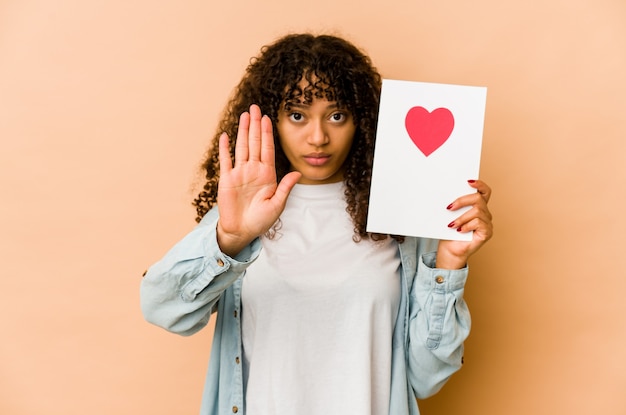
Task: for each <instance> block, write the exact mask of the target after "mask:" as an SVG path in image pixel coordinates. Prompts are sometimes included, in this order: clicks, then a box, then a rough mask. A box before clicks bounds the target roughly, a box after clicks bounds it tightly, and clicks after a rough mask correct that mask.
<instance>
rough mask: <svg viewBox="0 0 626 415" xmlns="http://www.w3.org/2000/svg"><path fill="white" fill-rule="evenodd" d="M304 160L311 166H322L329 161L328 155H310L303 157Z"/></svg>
mask: <svg viewBox="0 0 626 415" xmlns="http://www.w3.org/2000/svg"><path fill="white" fill-rule="evenodd" d="M304 160H305V161H306V162H307V163H308V164H310V165H311V166H323V165H324V164H326V163H327V162H328V160H330V154H326V153H311V154H307V155H305V156H304Z"/></svg>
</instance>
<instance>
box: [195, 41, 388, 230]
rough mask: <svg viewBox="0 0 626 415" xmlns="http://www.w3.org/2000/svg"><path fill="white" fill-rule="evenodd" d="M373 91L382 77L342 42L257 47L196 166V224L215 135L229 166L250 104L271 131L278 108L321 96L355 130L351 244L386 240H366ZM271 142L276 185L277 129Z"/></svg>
mask: <svg viewBox="0 0 626 415" xmlns="http://www.w3.org/2000/svg"><path fill="white" fill-rule="evenodd" d="M304 81H306V82H304ZM303 85H304V88H303V87H302V86H303ZM380 88H381V76H380V74H379V73H378V71H377V70H376V68H374V67H373V66H372V62H371V60H370V58H369V57H368V56H367V55H366V54H364V53H363V52H361V51H360V50H359V49H358V48H357V47H355V46H354V45H353V44H351V43H350V42H348V41H346V40H344V39H342V38H339V37H336V36H331V35H319V36H316V35H312V34H290V35H287V36H284V37H282V38H280V39H278V40H277V41H276V42H274V43H272V44H270V45H266V46H264V47H262V48H261V52H260V54H259V55H258V56H257V57H255V58H252V59H251V61H250V64H249V65H248V67H247V69H246V71H245V74H244V76H243V79H242V80H241V81H240V83H239V85H237V87H236V88H235V90H234V92H233V94H232V97H231V99H230V101H229V102H228V104H227V106H226V108H225V109H224V112H223V115H222V119H221V121H220V123H219V126H218V129H217V132H216V134H215V136H214V137H213V140H212V144H211V146H210V149H209V151H208V153H207V155H206V159H205V160H204V162H203V163H202V169H203V170H204V171H205V172H206V175H205V177H206V183H205V184H204V187H203V190H202V191H201V192H200V193H199V194H198V196H197V198H195V199H194V201H193V205H194V206H195V207H196V211H197V217H196V221H198V222H199V221H200V220H201V219H202V217H203V216H204V215H205V214H206V213H207V212H208V211H209V209H211V208H212V207H213V206H215V205H216V204H217V189H218V184H219V158H218V148H219V146H218V140H219V136H220V135H221V133H222V132H226V133H227V134H228V137H229V138H230V150H231V157H232V158H233V160H234V143H235V138H236V137H237V130H238V123H239V116H240V115H241V114H242V113H243V112H245V111H248V109H249V107H250V105H251V104H257V105H258V106H259V107H260V108H261V111H262V113H263V114H266V115H267V116H269V118H270V119H271V120H272V122H273V123H274V125H276V123H277V122H278V113H279V111H280V110H281V108H282V109H285V110H289V107H290V104H291V103H294V102H303V103H310V102H312V100H313V99H315V98H326V99H328V100H329V101H334V102H336V103H337V105H338V106H339V107H340V108H345V109H347V110H348V111H350V113H351V114H352V116H353V120H354V123H355V127H356V130H355V136H354V140H353V143H352V147H351V149H350V152H349V155H348V157H347V159H346V161H345V164H344V168H345V172H344V186H345V198H346V203H347V206H346V211H347V212H348V213H349V215H350V217H351V218H352V222H353V225H354V237H353V239H354V240H355V241H359V240H361V239H367V238H372V239H373V240H380V239H384V238H386V235H379V234H368V233H367V232H366V230H365V227H366V220H367V209H368V200H369V191H370V181H371V176H372V162H373V155H374V141H375V134H376V122H377V115H378V103H379V98H380ZM274 144H275V151H276V175H277V179H278V180H281V179H282V178H283V176H285V174H287V173H288V172H289V171H290V170H289V169H290V164H289V161H288V160H287V158H286V156H285V154H284V152H283V150H282V148H281V146H280V141H279V139H278V134H277V129H276V128H274Z"/></svg>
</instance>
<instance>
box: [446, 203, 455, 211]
mask: <svg viewBox="0 0 626 415" xmlns="http://www.w3.org/2000/svg"><path fill="white" fill-rule="evenodd" d="M453 204H454V203H450V204H449V205H448V207H446V209H448V210H450V209H452V205H453Z"/></svg>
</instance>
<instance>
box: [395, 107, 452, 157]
mask: <svg viewBox="0 0 626 415" xmlns="http://www.w3.org/2000/svg"><path fill="white" fill-rule="evenodd" d="M404 125H405V127H406V131H407V132H408V133H409V137H411V140H413V143H414V144H415V145H416V146H417V148H419V149H420V151H421V152H422V153H424V155H425V156H426V157H428V156H430V155H431V154H432V153H433V152H434V151H435V150H437V149H438V148H439V147H441V145H442V144H443V143H445V142H446V140H448V138H449V137H450V134H452V130H453V129H454V116H453V115H452V113H451V112H450V110H449V109H447V108H437V109H436V110H434V111H433V112H428V110H426V108H424V107H413V108H411V109H410V110H409V112H407V113H406V118H405V119H404Z"/></svg>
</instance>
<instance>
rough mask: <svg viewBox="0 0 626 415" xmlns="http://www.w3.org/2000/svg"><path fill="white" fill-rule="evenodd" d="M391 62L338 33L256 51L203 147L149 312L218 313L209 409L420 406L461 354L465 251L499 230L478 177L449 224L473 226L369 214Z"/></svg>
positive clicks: (291, 39)
mask: <svg viewBox="0 0 626 415" xmlns="http://www.w3.org/2000/svg"><path fill="white" fill-rule="evenodd" d="M380 85H381V78H380V75H379V74H378V72H377V71H376V70H375V68H374V67H373V66H372V64H371V62H370V59H369V58H368V57H367V56H366V55H365V54H363V53H362V52H361V51H359V50H358V49H357V48H356V47H354V46H353V45H352V44H350V43H349V42H347V41H345V40H343V39H341V38H337V37H333V36H313V35H310V34H301V35H288V36H285V37H283V38H281V39H279V40H278V41H276V42H275V43H274V44H272V45H269V46H266V47H264V48H263V49H262V51H261V53H260V55H259V56H258V57H256V58H255V59H253V60H252V62H251V64H250V65H249V67H248V68H247V71H246V74H245V75H244V77H243V79H242V80H241V82H240V84H239V85H238V87H237V88H236V89H235V92H234V95H233V98H232V99H231V101H230V103H229V104H228V106H227V108H226V110H225V113H224V116H223V119H222V122H221V124H220V125H219V132H218V134H217V135H216V136H215V138H214V140H213V145H212V147H211V149H210V150H209V152H208V155H207V158H206V161H205V162H204V164H203V167H204V169H205V170H206V180H207V181H206V184H205V185H204V190H203V191H202V192H201V193H200V194H199V195H198V198H197V199H195V201H194V205H195V206H196V208H197V212H198V217H197V220H198V221H199V224H198V226H196V227H195V229H193V230H192V231H191V232H190V233H189V234H188V235H187V236H185V237H184V239H182V240H181V241H180V242H179V243H178V244H176V245H175V246H174V247H173V248H172V249H171V250H170V251H169V252H168V253H167V254H166V255H165V257H164V258H162V259H161V260H160V261H159V262H157V263H156V264H154V265H153V266H152V267H151V268H150V269H149V270H148V272H147V274H146V275H145V278H144V279H143V282H142V286H141V302H142V310H143V313H144V315H145V317H146V319H147V320H148V321H150V322H152V323H154V324H156V325H159V326H161V327H163V328H165V329H167V330H169V331H172V332H175V333H179V334H182V335H190V334H193V333H195V332H197V331H198V330H200V329H201V328H203V327H204V326H205V325H206V324H207V322H208V321H209V317H210V316H211V314H212V312H214V311H217V322H216V328H215V334H214V340H213V346H212V348H211V361H210V365H209V371H208V374H207V378H206V384H205V389H204V396H203V403H202V410H201V413H202V414H227V413H237V414H243V413H245V414H248V415H257V414H286V413H291V414H298V415H303V414H304V415H306V414H311V415H318V414H325V415H327V414H341V415H345V414H351V415H354V414H376V415H387V414H392V415H402V414H418V413H419V411H418V408H417V404H416V397H417V398H425V397H427V396H430V395H432V394H434V393H436V392H437V391H438V390H439V389H440V388H441V387H442V385H443V384H444V383H445V382H446V380H447V379H448V378H449V377H450V376H451V375H452V374H453V373H454V372H455V371H457V370H458V369H459V368H460V367H461V364H462V358H463V341H464V340H465V338H466V337H467V335H468V334H469V329H470V316H469V313H468V309H467V306H466V304H465V301H464V300H463V291H464V285H465V281H466V279H467V272H468V271H467V266H466V264H467V261H468V259H469V257H470V256H471V255H472V254H473V253H474V252H476V251H477V250H478V249H479V248H480V247H481V246H482V245H483V244H484V243H485V242H486V241H487V240H488V239H489V238H490V237H491V235H492V224H491V214H490V213H489V210H488V208H487V202H488V200H489V196H490V193H491V190H490V189H489V187H488V186H487V185H486V184H485V183H483V182H481V181H479V180H473V179H472V178H468V179H469V180H468V194H467V195H464V196H460V197H459V198H458V199H456V200H454V201H450V202H451V203H450V205H449V206H447V207H446V206H442V209H446V208H447V209H449V210H452V211H455V210H457V209H459V208H462V207H467V206H470V207H471V209H469V210H467V211H466V212H465V213H463V214H461V215H459V217H458V218H457V219H456V220H455V221H454V222H453V223H451V224H450V226H451V227H454V228H456V229H457V230H458V231H459V232H469V231H473V232H474V233H473V237H472V240H471V241H469V242H462V241H433V240H424V239H420V238H413V237H401V236H390V235H380V234H368V233H367V232H366V231H365V225H366V216H367V207H368V205H367V204H368V199H369V186H370V179H371V173H372V157H373V150H374V139H375V127H376V119H377V111H378V99H379V94H380Z"/></svg>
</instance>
